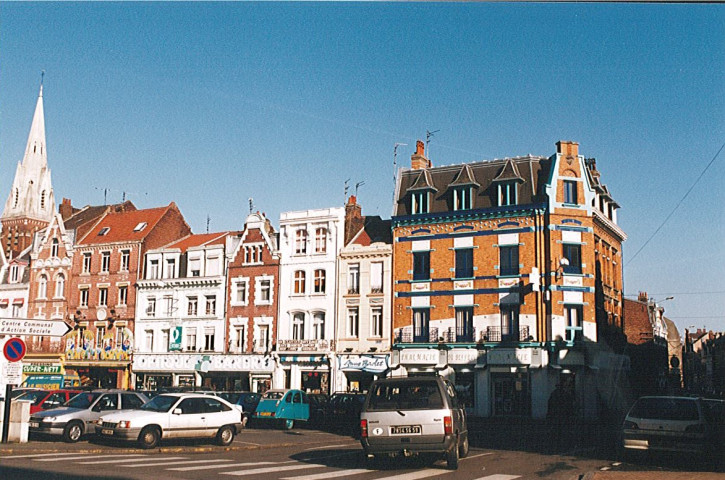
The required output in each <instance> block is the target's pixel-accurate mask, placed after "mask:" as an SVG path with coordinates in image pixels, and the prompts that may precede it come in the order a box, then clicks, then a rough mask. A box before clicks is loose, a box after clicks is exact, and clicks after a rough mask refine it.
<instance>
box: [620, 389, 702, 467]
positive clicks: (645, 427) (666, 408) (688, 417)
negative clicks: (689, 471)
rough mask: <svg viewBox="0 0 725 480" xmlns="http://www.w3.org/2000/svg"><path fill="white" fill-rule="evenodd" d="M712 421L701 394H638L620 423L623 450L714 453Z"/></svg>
mask: <svg viewBox="0 0 725 480" xmlns="http://www.w3.org/2000/svg"><path fill="white" fill-rule="evenodd" d="M714 436H715V425H714V423H713V422H712V421H711V420H710V419H708V410H707V407H706V406H705V405H704V402H703V401H702V400H701V399H700V398H694V397H675V396H646V397H640V398H639V399H638V400H637V401H636V402H635V403H634V405H632V408H631V409H630V410H629V413H627V416H626V418H625V420H624V424H623V425H622V444H621V447H622V451H623V453H624V454H625V455H627V454H630V453H632V452H637V451H640V452H643V451H653V452H677V453H695V454H703V455H709V454H712V453H714V452H713V451H712V450H713V446H714V443H713V440H714Z"/></svg>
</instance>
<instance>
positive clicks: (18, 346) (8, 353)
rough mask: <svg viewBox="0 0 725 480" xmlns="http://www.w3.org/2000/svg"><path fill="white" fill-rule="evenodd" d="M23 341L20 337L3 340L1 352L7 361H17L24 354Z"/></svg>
mask: <svg viewBox="0 0 725 480" xmlns="http://www.w3.org/2000/svg"><path fill="white" fill-rule="evenodd" d="M25 350H26V348H25V342H24V341H23V339H22V338H11V339H10V340H8V341H7V342H5V346H4V347H3V354H5V358H7V360H8V362H19V361H20V360H22V359H23V357H24V356H25Z"/></svg>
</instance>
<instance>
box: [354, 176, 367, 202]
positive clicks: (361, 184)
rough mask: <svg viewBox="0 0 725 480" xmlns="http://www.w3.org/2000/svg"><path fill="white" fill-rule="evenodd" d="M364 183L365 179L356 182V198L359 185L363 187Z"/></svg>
mask: <svg viewBox="0 0 725 480" xmlns="http://www.w3.org/2000/svg"><path fill="white" fill-rule="evenodd" d="M363 185H365V180H363V181H362V182H357V183H356V184H355V198H357V189H358V188H359V187H362V186H363Z"/></svg>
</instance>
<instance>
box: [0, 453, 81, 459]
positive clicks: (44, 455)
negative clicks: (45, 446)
mask: <svg viewBox="0 0 725 480" xmlns="http://www.w3.org/2000/svg"><path fill="white" fill-rule="evenodd" d="M58 455H68V452H62V453H61V452H59V453H33V454H32V455H8V456H7V457H0V458H2V459H3V460H5V459H8V458H33V457H57V456H58Z"/></svg>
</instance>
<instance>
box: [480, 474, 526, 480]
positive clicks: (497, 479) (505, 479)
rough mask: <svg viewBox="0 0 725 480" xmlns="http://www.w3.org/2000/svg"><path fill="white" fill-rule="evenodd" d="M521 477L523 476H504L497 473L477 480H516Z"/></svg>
mask: <svg viewBox="0 0 725 480" xmlns="http://www.w3.org/2000/svg"><path fill="white" fill-rule="evenodd" d="M520 477H521V475H504V474H503V473H496V474H494V475H488V476H486V477H480V478H477V479H476V480H514V478H520Z"/></svg>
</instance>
